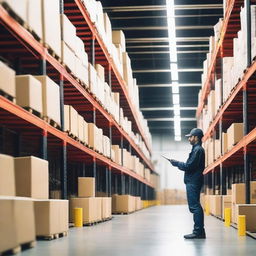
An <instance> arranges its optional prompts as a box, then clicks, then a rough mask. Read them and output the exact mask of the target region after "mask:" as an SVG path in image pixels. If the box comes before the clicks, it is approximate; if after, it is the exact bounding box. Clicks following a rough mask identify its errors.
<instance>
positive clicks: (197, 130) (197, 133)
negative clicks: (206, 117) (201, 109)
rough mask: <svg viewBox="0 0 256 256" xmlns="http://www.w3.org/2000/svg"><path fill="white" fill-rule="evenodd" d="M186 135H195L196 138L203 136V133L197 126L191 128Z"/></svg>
mask: <svg viewBox="0 0 256 256" xmlns="http://www.w3.org/2000/svg"><path fill="white" fill-rule="evenodd" d="M185 136H186V137H191V136H197V137H198V138H203V137H204V133H203V131H202V130H201V129H199V128H193V129H192V130H191V131H190V133H189V134H186V135H185Z"/></svg>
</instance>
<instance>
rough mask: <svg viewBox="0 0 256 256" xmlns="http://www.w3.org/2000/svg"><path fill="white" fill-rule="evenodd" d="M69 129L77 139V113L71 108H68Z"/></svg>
mask: <svg viewBox="0 0 256 256" xmlns="http://www.w3.org/2000/svg"><path fill="white" fill-rule="evenodd" d="M69 129H70V133H71V134H73V135H74V136H75V137H78V113H77V111H76V110H75V109H74V108H73V107H72V106H69Z"/></svg>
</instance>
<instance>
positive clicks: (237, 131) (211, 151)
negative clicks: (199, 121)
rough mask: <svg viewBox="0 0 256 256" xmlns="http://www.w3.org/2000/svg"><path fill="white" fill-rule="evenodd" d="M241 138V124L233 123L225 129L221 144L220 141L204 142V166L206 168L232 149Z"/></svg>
mask: <svg viewBox="0 0 256 256" xmlns="http://www.w3.org/2000/svg"><path fill="white" fill-rule="evenodd" d="M242 138H243V123H233V124H231V125H230V127H229V128H228V129H227V132H226V133H224V132H223V133H222V142H221V141H220V139H215V140H214V139H213V138H209V139H208V140H207V141H205V142H204V145H203V146H204V148H205V153H206V157H205V165H206V166H208V165H210V164H212V163H213V162H214V160H216V159H218V158H219V157H220V156H221V150H222V154H225V153H226V152H228V151H229V150H231V149H232V148H233V146H235V145H236V144H237V143H238V142H239V141H240V140H241V139H242Z"/></svg>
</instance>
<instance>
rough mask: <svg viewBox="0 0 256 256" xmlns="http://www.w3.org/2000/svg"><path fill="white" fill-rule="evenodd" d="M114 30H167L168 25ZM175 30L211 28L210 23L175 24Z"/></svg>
mask: <svg viewBox="0 0 256 256" xmlns="http://www.w3.org/2000/svg"><path fill="white" fill-rule="evenodd" d="M114 29H115V30H127V31H128V30H132V31H136V30H142V31H145V30H168V26H143V27H139V26H137V27H115V28H114ZM175 29H176V30H194V29H213V26H212V25H204V26H203V25H195V26H176V27H175Z"/></svg>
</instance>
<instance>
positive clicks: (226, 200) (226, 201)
mask: <svg viewBox="0 0 256 256" xmlns="http://www.w3.org/2000/svg"><path fill="white" fill-rule="evenodd" d="M226 208H230V209H232V196H231V195H225V196H222V218H223V219H224V218H225V209H226Z"/></svg>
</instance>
